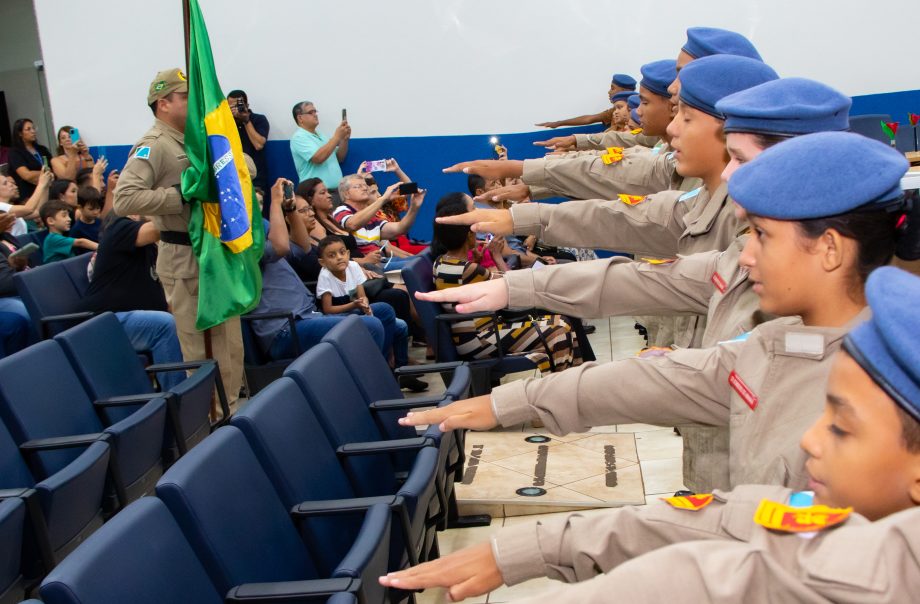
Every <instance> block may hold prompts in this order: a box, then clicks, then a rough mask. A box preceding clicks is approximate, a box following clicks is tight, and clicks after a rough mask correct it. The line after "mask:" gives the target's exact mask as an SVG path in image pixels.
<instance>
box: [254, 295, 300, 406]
mask: <svg viewBox="0 0 920 604" xmlns="http://www.w3.org/2000/svg"><path fill="white" fill-rule="evenodd" d="M263 319H286V320H287V322H288V329H290V330H291V333H297V326H296V325H295V323H294V315H293V314H292V313H290V312H268V313H265V312H263V313H249V314H248V315H243V316H241V317H240V328H241V329H242V332H243V369H244V371H245V373H246V387H247V388H248V389H249V396H252V395H254V394H255V393H257V392H258V391H259V390H261V389H262V388H265V387H266V386H268V385H269V384H271V383H272V382H273V381H275V380H276V379H278V378H280V377H281V375H282V374H283V373H284V370H285V369H287V366H288V365H290V364H291V361H293V360H294V359H296V358H297V357H299V356H300V340H299V339H298V338H291V349H292V355H293V356H291V357H289V358H284V359H272V358H271V357H269V356H268V354H267V353H266V352H265V351H264V350H262V346H261V344H259V338H257V337H256V334H255V331H253V329H252V322H253V321H260V320H263Z"/></svg>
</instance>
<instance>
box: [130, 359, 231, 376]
mask: <svg viewBox="0 0 920 604" xmlns="http://www.w3.org/2000/svg"><path fill="white" fill-rule="evenodd" d="M214 362H215V361H214V360H213V359H202V360H200V361H182V362H180V363H159V364H156V365H148V366H146V367H144V371H146V372H147V373H164V372H167V371H187V370H189V369H198V368H199V367H201V366H203V365H208V364H210V363H214Z"/></svg>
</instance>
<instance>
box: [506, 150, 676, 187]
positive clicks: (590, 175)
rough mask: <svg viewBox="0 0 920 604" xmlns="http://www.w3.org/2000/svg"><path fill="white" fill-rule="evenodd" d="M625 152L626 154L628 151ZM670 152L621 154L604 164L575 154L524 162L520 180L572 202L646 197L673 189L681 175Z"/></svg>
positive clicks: (590, 156)
mask: <svg viewBox="0 0 920 604" xmlns="http://www.w3.org/2000/svg"><path fill="white" fill-rule="evenodd" d="M627 151H629V150H628V149H627ZM675 166H676V163H675V161H674V157H673V155H672V154H671V153H667V152H665V151H662V152H660V153H648V152H645V153H639V152H631V153H624V155H623V159H622V160H620V161H618V162H616V163H613V164H609V165H608V164H605V163H604V161H603V160H602V159H601V156H600V155H597V154H594V153H586V154H577V155H575V156H574V157H568V156H563V157H557V158H555V159H551V160H548V159H546V158H542V159H525V160H524V174H523V176H522V178H521V179H522V180H523V181H524V183H525V184H526V185H528V186H530V187H541V188H542V189H545V190H547V191H549V192H550V193H551V194H552V195H553V196H561V197H568V198H571V199H612V198H614V197H616V196H617V195H619V194H621V193H626V194H629V195H649V194H651V193H656V192H658V191H664V190H666V189H671V188H674V187H676V184H677V183H678V182H679V181H680V176H679V175H678V174H677V172H676V171H675Z"/></svg>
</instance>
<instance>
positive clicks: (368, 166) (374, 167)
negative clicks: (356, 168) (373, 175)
mask: <svg viewBox="0 0 920 604" xmlns="http://www.w3.org/2000/svg"><path fill="white" fill-rule="evenodd" d="M364 166H365V168H364V169H365V170H367V171H368V172H386V171H387V160H385V159H373V160H370V161H366V162H364Z"/></svg>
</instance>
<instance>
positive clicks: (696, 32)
mask: <svg viewBox="0 0 920 604" xmlns="http://www.w3.org/2000/svg"><path fill="white" fill-rule="evenodd" d="M681 50H682V51H684V52H685V53H687V54H688V55H690V56H691V57H693V58H694V59H702V58H703V57H708V56H710V55H737V56H739V57H748V58H749V59H757V60H758V61H762V60H763V59H762V58H761V57H760V53H759V52H757V49H756V48H754V45H753V44H751V41H750V40H748V39H747V38H745V37H744V36H742V35H741V34H739V33H735V32H733V31H728V30H727V29H719V28H717V27H691V28H689V29H687V43H686V44H684V47H683V48H681Z"/></svg>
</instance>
